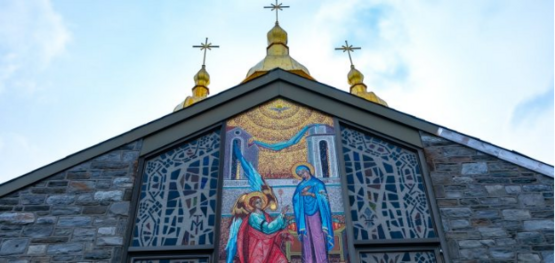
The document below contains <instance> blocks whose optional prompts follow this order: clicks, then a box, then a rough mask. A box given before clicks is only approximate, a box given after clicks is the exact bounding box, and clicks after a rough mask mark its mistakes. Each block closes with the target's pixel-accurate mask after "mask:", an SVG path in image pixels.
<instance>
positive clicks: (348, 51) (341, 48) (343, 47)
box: [335, 40, 360, 66]
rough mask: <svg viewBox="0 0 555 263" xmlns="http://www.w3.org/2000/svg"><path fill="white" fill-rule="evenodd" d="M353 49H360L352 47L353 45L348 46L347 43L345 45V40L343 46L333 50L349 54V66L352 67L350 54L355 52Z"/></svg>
mask: <svg viewBox="0 0 555 263" xmlns="http://www.w3.org/2000/svg"><path fill="white" fill-rule="evenodd" d="M355 49H360V47H353V45H349V43H347V40H345V45H343V46H341V47H338V48H335V50H343V52H345V51H347V54H349V61H351V66H352V65H353V59H352V58H351V52H355Z"/></svg>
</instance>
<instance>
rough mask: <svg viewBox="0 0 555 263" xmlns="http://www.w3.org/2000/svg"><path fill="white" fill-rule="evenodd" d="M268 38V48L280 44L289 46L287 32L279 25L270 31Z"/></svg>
mask: <svg viewBox="0 0 555 263" xmlns="http://www.w3.org/2000/svg"><path fill="white" fill-rule="evenodd" d="M266 37H267V38H268V46H271V45H272V44H279V43H281V44H285V45H287V32H285V30H283V28H281V27H280V26H279V23H276V25H275V26H274V27H273V28H272V29H270V31H268V34H267V35H266Z"/></svg>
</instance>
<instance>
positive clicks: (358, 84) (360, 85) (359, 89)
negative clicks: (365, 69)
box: [335, 40, 388, 107]
mask: <svg viewBox="0 0 555 263" xmlns="http://www.w3.org/2000/svg"><path fill="white" fill-rule="evenodd" d="M359 49H361V48H360V47H353V45H349V42H347V40H345V45H343V46H341V47H338V48H335V50H343V52H347V54H349V61H350V62H351V70H350V71H349V74H347V80H348V82H349V85H351V88H350V92H351V94H353V95H356V96H359V97H361V98H363V99H366V100H369V101H371V102H374V103H377V104H380V105H383V106H386V107H388V105H387V102H385V100H383V99H381V98H380V97H378V95H376V94H375V93H374V92H372V91H370V92H368V91H367V87H366V84H364V75H362V73H361V72H360V71H358V69H356V68H355V65H354V64H353V58H352V57H351V52H355V50H359Z"/></svg>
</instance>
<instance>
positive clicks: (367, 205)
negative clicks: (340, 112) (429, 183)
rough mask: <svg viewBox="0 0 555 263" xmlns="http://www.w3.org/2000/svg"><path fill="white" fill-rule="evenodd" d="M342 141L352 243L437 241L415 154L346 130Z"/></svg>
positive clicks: (371, 137)
mask: <svg viewBox="0 0 555 263" xmlns="http://www.w3.org/2000/svg"><path fill="white" fill-rule="evenodd" d="M341 137H342V143H343V154H344V156H343V158H344V159H345V170H346V176H347V188H348V194H349V205H350V208H351V218H352V221H353V233H354V239H355V240H369V239H374V240H377V239H379V240H382V239H415V238H433V237H436V232H435V230H434V228H433V224H432V218H431V216H430V211H429V205H428V201H427V199H426V192H425V189H424V183H423V181H422V174H421V171H420V165H419V163H418V158H417V155H416V154H415V153H413V152H410V151H408V150H405V149H403V148H401V147H399V146H397V145H395V144H392V143H389V142H386V141H384V140H381V139H378V138H376V137H373V136H370V135H368V134H364V133H362V132H359V131H357V130H353V129H349V128H344V127H342V129H341ZM387 262H389V261H387Z"/></svg>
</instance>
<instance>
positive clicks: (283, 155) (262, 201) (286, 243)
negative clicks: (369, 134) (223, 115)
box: [218, 99, 348, 262]
mask: <svg viewBox="0 0 555 263" xmlns="http://www.w3.org/2000/svg"><path fill="white" fill-rule="evenodd" d="M333 123H334V122H333V119H332V118H331V117H329V116H326V115H324V114H321V113H320V112H317V111H314V110H312V109H309V108H305V107H302V106H300V105H297V104H295V103H292V102H290V101H287V100H283V99H276V100H273V101H270V102H268V103H265V104H263V105H260V106H258V107H255V108H253V109H251V110H249V111H247V112H245V113H243V114H241V115H239V116H236V117H234V118H232V119H230V120H228V121H227V124H226V125H227V126H226V142H225V154H224V157H225V161H224V172H223V174H224V178H225V179H224V184H223V193H222V195H223V196H222V221H221V230H220V233H221V234H220V240H221V241H222V242H220V247H219V258H218V261H220V262H253V261H256V262H348V258H347V251H348V249H347V236H346V231H345V211H344V204H343V200H342V194H341V193H342V190H341V189H342V188H341V183H340V181H341V179H340V177H339V173H338V165H337V154H336V145H335V127H334V124H333Z"/></svg>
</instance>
